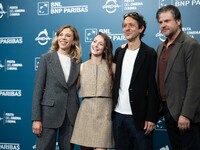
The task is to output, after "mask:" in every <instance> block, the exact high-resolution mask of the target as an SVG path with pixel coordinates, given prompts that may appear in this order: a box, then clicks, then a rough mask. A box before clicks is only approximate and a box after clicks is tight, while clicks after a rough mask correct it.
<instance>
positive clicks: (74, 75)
mask: <svg viewBox="0 0 200 150" xmlns="http://www.w3.org/2000/svg"><path fill="white" fill-rule="evenodd" d="M79 71H80V64H77V63H76V62H75V61H74V60H73V59H71V68H70V73H69V78H68V81H67V87H70V86H72V85H73V84H74V83H75V82H76V81H77V79H78V75H79Z"/></svg>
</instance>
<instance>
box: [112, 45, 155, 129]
mask: <svg viewBox="0 0 200 150" xmlns="http://www.w3.org/2000/svg"><path fill="white" fill-rule="evenodd" d="M127 48H128V45H126V47H125V48H121V47H118V48H117V50H116V52H115V59H114V62H115V63H116V73H115V79H114V85H113V104H114V105H113V106H114V108H113V109H115V106H116V104H117V101H118V96H119V88H120V79H121V70H122V62H123V58H124V54H125V52H126V49H127ZM156 57H157V54H156V52H155V50H154V49H153V48H151V47H149V46H147V45H146V44H145V43H143V42H142V43H141V46H140V49H139V52H138V55H137V57H136V61H135V64H134V69H133V74H132V77H131V82H130V86H129V98H130V105H131V109H132V113H133V115H132V116H133V118H134V120H135V121H136V124H137V125H138V127H140V128H142V129H143V128H144V123H145V121H151V122H154V123H156V122H157V117H158V106H159V100H158V93H157V87H156V80H155V70H156Z"/></svg>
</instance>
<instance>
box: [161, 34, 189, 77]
mask: <svg viewBox="0 0 200 150" xmlns="http://www.w3.org/2000/svg"><path fill="white" fill-rule="evenodd" d="M184 38H185V34H184V33H181V35H180V37H179V38H178V39H177V40H176V43H175V46H174V47H173V49H172V51H171V54H170V57H169V60H168V63H167V68H166V72H165V78H164V81H165V80H166V79H167V76H168V75H169V72H170V70H171V69H172V66H173V64H174V61H175V59H176V56H177V54H178V52H179V51H180V50H181V46H182V42H183V41H184Z"/></svg>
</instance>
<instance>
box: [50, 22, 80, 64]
mask: <svg viewBox="0 0 200 150" xmlns="http://www.w3.org/2000/svg"><path fill="white" fill-rule="evenodd" d="M66 28H69V29H70V30H71V31H72V32H73V37H74V39H73V40H74V44H73V45H71V48H70V51H69V53H68V54H69V56H70V57H71V58H72V59H73V60H74V61H75V62H76V63H80V62H81V57H82V49H81V44H80V37H79V34H78V31H77V30H76V28H75V27H73V26H70V25H65V26H62V27H60V28H59V29H58V30H57V32H56V37H55V38H54V39H53V41H52V45H51V47H50V50H49V52H50V53H52V52H55V51H57V50H58V48H59V45H58V39H57V37H58V36H59V34H60V33H61V32H62V31H63V30H64V29H66Z"/></svg>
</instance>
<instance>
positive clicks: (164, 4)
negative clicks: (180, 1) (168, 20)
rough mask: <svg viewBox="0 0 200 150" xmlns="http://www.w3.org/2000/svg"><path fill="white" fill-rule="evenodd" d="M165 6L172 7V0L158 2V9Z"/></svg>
mask: <svg viewBox="0 0 200 150" xmlns="http://www.w3.org/2000/svg"><path fill="white" fill-rule="evenodd" d="M167 5H173V0H159V8H160V7H163V6H167Z"/></svg>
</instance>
